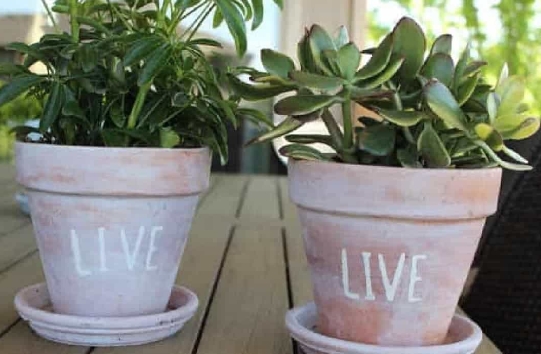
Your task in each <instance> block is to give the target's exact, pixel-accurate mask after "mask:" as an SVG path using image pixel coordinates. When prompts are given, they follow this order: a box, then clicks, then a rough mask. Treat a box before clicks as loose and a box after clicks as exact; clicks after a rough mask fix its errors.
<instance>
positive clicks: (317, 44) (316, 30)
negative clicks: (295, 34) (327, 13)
mask: <svg viewBox="0 0 541 354" xmlns="http://www.w3.org/2000/svg"><path fill="white" fill-rule="evenodd" d="M308 42H309V45H310V51H311V53H312V57H313V58H314V62H315V64H316V67H317V69H319V70H320V71H322V72H324V73H325V74H327V75H332V74H333V73H332V72H331V71H330V70H329V68H327V66H326V65H325V63H324V62H323V58H322V52H323V51H324V50H334V51H336V46H335V45H334V40H333V39H332V37H331V36H330V35H329V34H328V33H327V31H325V29H323V27H321V26H318V25H313V26H312V28H311V29H310V33H309V35H308Z"/></svg>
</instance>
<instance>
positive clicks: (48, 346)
mask: <svg viewBox="0 0 541 354" xmlns="http://www.w3.org/2000/svg"><path fill="white" fill-rule="evenodd" d="M16 190H17V185H16V183H15V181H14V170H13V167H11V166H6V165H3V166H2V165H0V353H2V354H29V353H32V354H34V353H39V354H47V353H51V354H53V353H54V354H88V353H93V354H106V353H107V354H121V353H125V354H143V353H144V354H196V353H197V354H256V353H257V354H291V353H296V352H297V350H296V348H294V345H293V343H292V341H291V340H290V339H289V336H288V333H287V331H286V328H285V326H284V315H285V313H286V311H287V310H288V309H289V308H291V307H292V306H298V305H301V304H304V303H306V302H308V301H310V300H311V297H312V294H311V287H310V278H309V274H308V268H307V265H306V259H305V256H304V251H303V247H302V239H301V228H300V225H299V223H298V221H297V216H296V210H295V207H294V206H293V205H292V204H291V203H290V202H289V199H288V195H287V181H286V179H285V178H279V177H270V176H246V175H235V176H233V175H227V176H226V175H215V176H213V178H212V184H211V188H210V190H209V192H208V193H207V194H206V195H205V196H204V198H203V199H202V201H201V203H200V206H199V210H198V213H197V216H196V218H195V220H194V223H193V226H192V231H191V235H190V239H189V241H188V245H187V247H186V251H185V253H184V257H183V260H182V264H181V268H180V272H179V275H178V278H177V283H179V284H182V285H185V286H187V287H189V288H190V289H192V290H193V291H195V292H196V293H197V295H198V296H199V300H200V307H199V309H198V312H197V314H196V315H195V317H194V318H193V319H191V320H190V321H189V322H188V323H187V324H186V326H185V327H184V328H183V329H182V331H181V332H180V333H178V334H177V335H175V336H173V337H171V338H169V339H167V340H164V341H162V342H158V343H155V344H150V345H145V346H140V347H128V348H87V347H75V346H66V345H60V344H55V343H52V342H48V341H46V340H43V339H41V338H39V337H37V336H36V335H34V334H33V333H32V332H31V330H30V329H29V327H28V326H27V324H26V323H25V322H24V321H22V320H20V319H19V318H18V316H17V313H16V312H15V309H14V307H13V297H14V296H15V294H16V292H17V291H18V290H19V289H21V288H23V287H25V286H27V285H31V284H34V283H37V282H41V281H43V274H42V270H41V265H40V260H39V255H38V253H37V250H36V244H35V242H34V237H33V235H32V225H31V222H30V219H29V218H28V217H26V216H24V215H23V214H22V213H21V212H19V210H18V209H17V206H16V204H15V202H14V199H13V193H14V192H15V191H16ZM476 353H477V354H499V353H501V352H500V351H499V350H498V349H496V347H495V346H494V345H493V344H492V343H491V342H490V341H489V340H488V339H485V340H484V342H483V344H482V345H481V347H480V348H479V350H478V351H477V352H476Z"/></svg>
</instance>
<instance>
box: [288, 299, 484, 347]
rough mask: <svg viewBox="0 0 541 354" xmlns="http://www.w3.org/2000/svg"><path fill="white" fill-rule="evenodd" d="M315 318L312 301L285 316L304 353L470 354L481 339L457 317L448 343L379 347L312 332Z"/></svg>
mask: <svg viewBox="0 0 541 354" xmlns="http://www.w3.org/2000/svg"><path fill="white" fill-rule="evenodd" d="M316 319H317V311H316V306H315V304H314V303H313V302H311V303H309V304H307V305H305V306H302V307H297V308H294V309H292V310H289V311H288V313H287V315H286V326H287V328H288V330H289V332H290V335H291V337H293V339H295V340H296V341H297V342H298V343H299V345H300V346H301V348H302V349H303V351H304V352H305V353H306V354H346V353H347V354H472V353H473V352H475V350H476V349H477V347H478V346H479V344H480V343H481V340H482V339H483V333H482V332H481V329H480V328H479V326H477V325H476V324H475V323H474V322H473V321H471V320H469V319H467V318H466V317H463V316H460V315H455V316H454V317H453V321H452V322H451V327H450V328H449V334H448V338H447V340H446V343H448V344H443V345H436V346H428V347H382V346H376V345H368V344H361V343H355V342H349V341H345V340H340V339H336V338H331V337H327V336H324V335H321V334H319V333H317V332H316V331H315V324H316Z"/></svg>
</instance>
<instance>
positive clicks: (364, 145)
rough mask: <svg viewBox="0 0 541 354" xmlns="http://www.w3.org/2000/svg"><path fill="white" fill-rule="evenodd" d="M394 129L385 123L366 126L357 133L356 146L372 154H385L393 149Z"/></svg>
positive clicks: (394, 140)
mask: <svg viewBox="0 0 541 354" xmlns="http://www.w3.org/2000/svg"><path fill="white" fill-rule="evenodd" d="M395 143H396V131H395V129H394V128H393V127H392V126H390V125H386V124H377V125H372V126H369V127H366V128H364V129H362V130H360V131H359V132H358V133H357V146H358V147H359V149H361V150H362V151H366V152H368V153H370V154H372V155H374V156H387V155H389V154H390V153H391V152H393V151H394V148H395Z"/></svg>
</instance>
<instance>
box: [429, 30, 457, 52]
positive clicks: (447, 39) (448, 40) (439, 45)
mask: <svg viewBox="0 0 541 354" xmlns="http://www.w3.org/2000/svg"><path fill="white" fill-rule="evenodd" d="M452 50H453V36H451V35H450V34H443V35H441V36H439V37H438V38H436V40H435V41H434V43H433V44H432V49H431V50H430V56H433V55H434V54H437V53H441V54H447V55H451V52H452Z"/></svg>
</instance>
